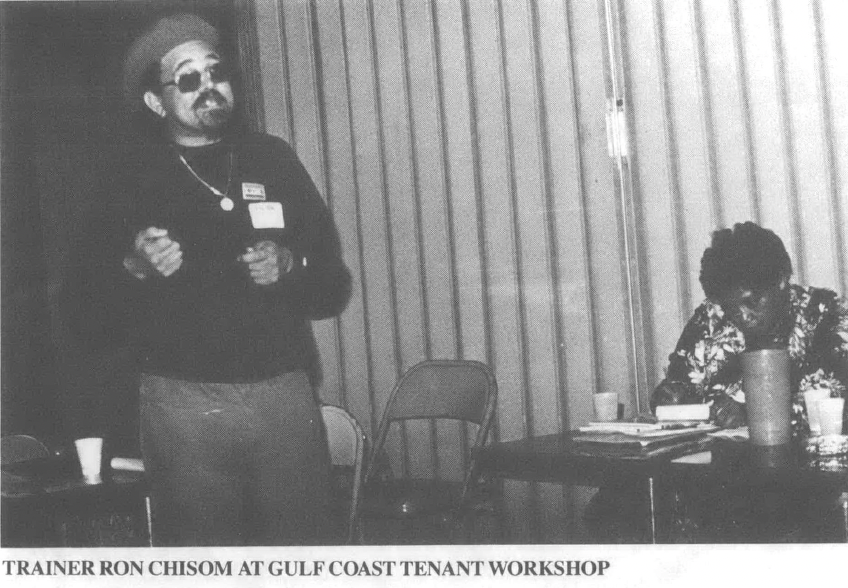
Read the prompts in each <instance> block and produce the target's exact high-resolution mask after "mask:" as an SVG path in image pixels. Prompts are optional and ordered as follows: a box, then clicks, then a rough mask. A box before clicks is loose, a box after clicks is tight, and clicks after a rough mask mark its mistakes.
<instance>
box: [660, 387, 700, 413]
mask: <svg viewBox="0 0 848 588" xmlns="http://www.w3.org/2000/svg"><path fill="white" fill-rule="evenodd" d="M700 403H701V399H700V398H698V397H697V395H696V394H695V393H694V392H693V390H692V386H691V384H687V383H685V382H668V381H665V380H663V381H662V382H660V384H659V386H657V387H656V388H655V389H654V393H653V395H652V396H651V412H656V411H657V407H658V406H665V405H667V404H700Z"/></svg>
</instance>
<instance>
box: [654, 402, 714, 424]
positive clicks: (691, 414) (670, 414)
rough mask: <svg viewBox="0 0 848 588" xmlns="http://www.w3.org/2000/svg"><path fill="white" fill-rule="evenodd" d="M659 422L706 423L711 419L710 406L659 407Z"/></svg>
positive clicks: (673, 405) (679, 405)
mask: <svg viewBox="0 0 848 588" xmlns="http://www.w3.org/2000/svg"><path fill="white" fill-rule="evenodd" d="M656 414H657V420H659V421H706V420H709V418H710V405H709V404H669V405H667V406H658V407H657V413H656Z"/></svg>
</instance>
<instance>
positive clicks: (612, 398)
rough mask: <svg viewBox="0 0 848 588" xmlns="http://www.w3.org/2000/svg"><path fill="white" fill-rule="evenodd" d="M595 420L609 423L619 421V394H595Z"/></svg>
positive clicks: (593, 399)
mask: <svg viewBox="0 0 848 588" xmlns="http://www.w3.org/2000/svg"><path fill="white" fill-rule="evenodd" d="M592 401H593V402H594V403H595V420H596V421H599V422H602V423H607V422H612V421H616V420H618V393H617V392H599V393H598V394H594V395H593V398H592Z"/></svg>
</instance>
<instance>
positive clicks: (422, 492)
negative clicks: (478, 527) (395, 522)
mask: <svg viewBox="0 0 848 588" xmlns="http://www.w3.org/2000/svg"><path fill="white" fill-rule="evenodd" d="M461 497H462V484H461V483H460V482H447V481H444V480H420V479H412V478H400V479H395V480H386V481H381V482H379V483H377V484H374V485H372V486H369V487H368V488H366V491H365V499H364V501H363V503H362V513H363V514H364V515H366V516H368V515H371V516H377V517H383V518H399V519H403V518H415V517H420V516H427V515H432V514H438V513H446V512H450V511H453V510H456V509H458V508H459V507H460V506H461V502H460V499H461Z"/></svg>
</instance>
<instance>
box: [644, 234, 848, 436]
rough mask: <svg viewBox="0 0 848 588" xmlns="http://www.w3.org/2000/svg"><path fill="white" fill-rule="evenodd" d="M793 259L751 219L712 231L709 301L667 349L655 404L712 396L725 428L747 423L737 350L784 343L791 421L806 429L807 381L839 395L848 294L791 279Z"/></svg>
mask: <svg viewBox="0 0 848 588" xmlns="http://www.w3.org/2000/svg"><path fill="white" fill-rule="evenodd" d="M791 275H792V262H791V261H790V260H789V255H788V254H787V252H786V249H785V248H784V246H783V242H782V241H781V240H780V237H778V236H777V235H775V234H774V233H773V232H772V231H770V230H768V229H764V228H762V227H760V226H758V225H755V224H754V223H751V222H746V223H741V224H737V225H735V226H734V227H733V230H731V229H722V230H720V231H716V232H715V233H713V238H712V244H711V246H710V247H709V248H707V250H706V251H705V252H704V256H703V258H702V259H701V276H700V278H701V286H702V287H703V288H704V293H705V294H706V295H707V300H706V301H705V302H704V303H703V304H701V305H700V306H699V307H698V308H697V309H696V310H695V314H694V316H693V317H692V318H691V319H690V320H689V322H688V323H687V324H686V327H685V328H684V329H683V334H682V335H681V336H680V340H679V341H678V343H677V347H676V348H675V350H674V353H672V354H671V355H670V356H669V366H668V370H667V372H666V377H665V379H664V380H663V381H662V382H661V383H660V384H659V385H658V386H657V388H656V390H654V394H653V397H652V399H651V400H652V401H651V406H652V408H655V407H656V406H658V405H662V404H677V403H697V402H710V401H712V403H713V404H712V408H711V412H712V415H713V418H714V419H715V421H716V423H717V424H719V425H720V426H722V427H738V426H742V425H744V424H745V404H744V402H745V394H744V391H743V390H742V387H741V381H742V369H741V362H740V357H739V356H740V354H741V353H742V352H743V351H746V350H754V349H769V348H780V349H788V350H789V355H790V357H791V361H792V374H791V381H792V389H793V391H794V392H795V394H794V395H793V402H792V426H793V433H794V434H795V435H799V434H802V433H804V432H806V430H807V426H808V425H807V420H806V413H805V411H804V409H803V403H802V402H801V401H800V399H801V398H803V396H802V394H801V393H802V392H803V391H804V390H805V389H808V388H811V387H830V388H831V389H832V390H833V391H834V392H836V393H838V394H843V393H844V391H845V385H846V384H848V301H846V300H845V299H844V298H840V297H838V296H837V295H836V293H834V292H832V291H830V290H824V289H821V288H811V287H802V286H798V285H795V284H792V283H790V281H789V278H790V277H791Z"/></svg>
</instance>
